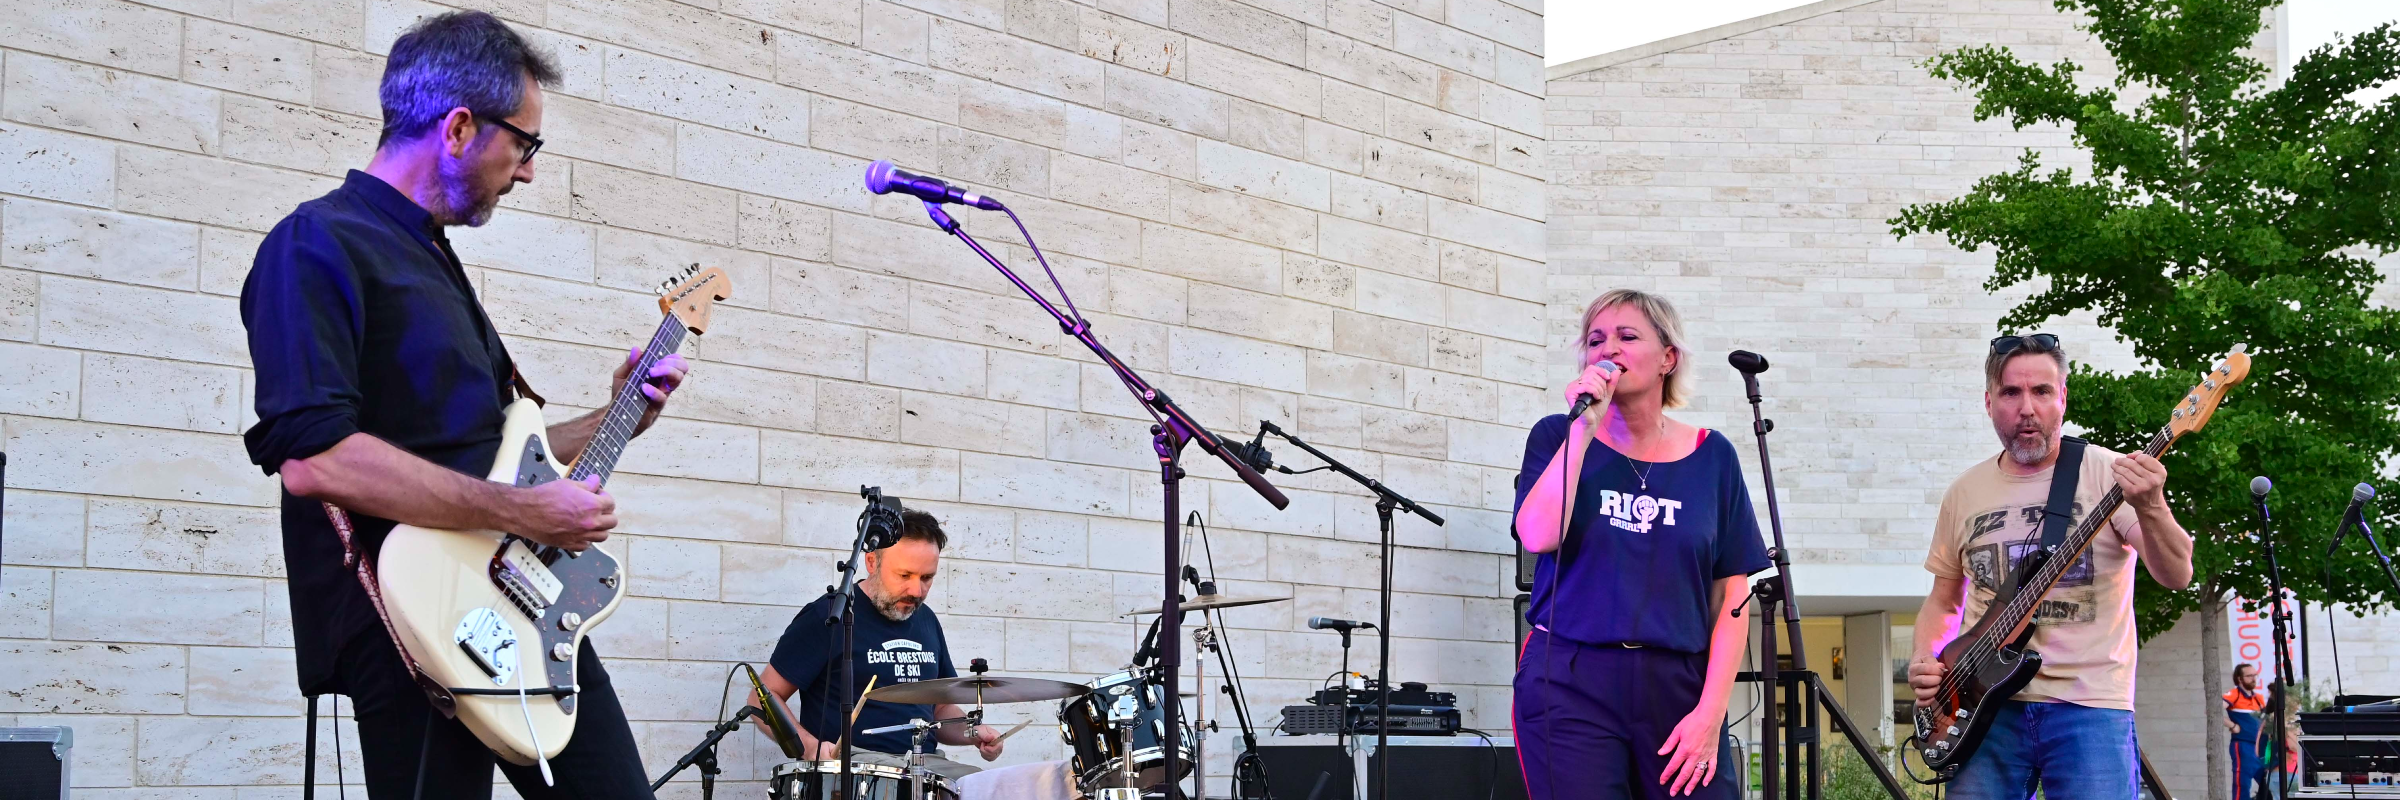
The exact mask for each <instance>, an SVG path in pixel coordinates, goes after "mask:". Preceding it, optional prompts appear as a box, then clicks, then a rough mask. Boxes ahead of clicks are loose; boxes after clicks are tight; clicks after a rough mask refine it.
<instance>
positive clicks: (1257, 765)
mask: <svg viewBox="0 0 2400 800" xmlns="http://www.w3.org/2000/svg"><path fill="white" fill-rule="evenodd" d="M1199 516H1200V515H1199V512H1193V513H1192V517H1191V520H1187V522H1188V521H1193V520H1197V519H1198V518H1199ZM1204 530H1205V529H1204ZM1201 541H1202V542H1203V543H1205V542H1206V541H1207V538H1206V536H1205V534H1204V535H1203V536H1202V539H1201ZM1204 552H1205V551H1204ZM1209 569H1210V570H1211V571H1212V572H1213V571H1214V570H1215V569H1216V567H1215V561H1214V560H1213V559H1212V560H1211V561H1210V567H1209ZM1183 579H1184V581H1186V582H1188V583H1190V584H1191V585H1192V589H1193V591H1195V592H1198V593H1199V595H1200V596H1202V597H1206V596H1209V595H1213V594H1216V593H1217V582H1216V581H1213V580H1212V581H1204V580H1201V579H1200V570H1199V569H1197V568H1195V567H1192V566H1191V565H1188V564H1187V565H1184V568H1183ZM1221 611H1222V610H1221V609H1218V610H1210V611H1203V612H1201V619H1202V620H1203V624H1202V625H1201V626H1200V627H1199V628H1198V629H1196V630H1194V631H1193V632H1192V642H1193V645H1194V652H1197V651H1199V650H1202V649H1205V650H1207V651H1208V652H1211V653H1215V654H1216V655H1217V666H1219V667H1222V668H1224V670H1225V685H1224V686H1223V687H1220V690H1221V691H1223V692H1224V693H1225V697H1226V698H1227V699H1229V700H1232V701H1233V721H1234V724H1235V725H1237V726H1239V727H1240V728H1241V730H1242V752H1241V754H1240V755H1237V756H1234V759H1233V796H1234V797H1235V798H1236V800H1249V795H1248V794H1247V793H1246V792H1244V790H1243V788H1242V787H1243V786H1244V785H1245V784H1247V785H1254V786H1257V787H1258V791H1259V794H1260V796H1262V797H1268V798H1269V800H1272V793H1271V792H1269V791H1268V789H1267V780H1266V774H1265V772H1266V764H1265V762H1262V761H1260V760H1259V757H1258V730H1257V729H1256V728H1253V727H1251V725H1250V693H1249V690H1247V689H1245V688H1243V687H1242V672H1241V669H1240V668H1238V667H1236V666H1234V664H1235V662H1236V661H1237V659H1235V658H1234V657H1233V640H1232V638H1231V637H1230V636H1228V635H1226V629H1225V625H1224V620H1223V619H1222V618H1221V617H1219V616H1218V614H1219V613H1220V612H1221ZM1343 655H1344V657H1345V664H1346V662H1347V656H1348V655H1349V653H1348V651H1346V650H1345V651H1344V653H1343ZM1207 663H1208V662H1207V661H1206V660H1205V659H1203V660H1202V661H1201V666H1203V667H1205V666H1207ZM1344 669H1348V667H1347V666H1345V667H1344ZM1344 685H1345V686H1347V684H1344ZM1193 695H1194V699H1195V700H1196V701H1198V706H1197V707H1199V708H1207V707H1208V704H1209V702H1210V699H1211V698H1210V697H1209V696H1208V681H1207V680H1206V679H1205V678H1204V679H1202V680H1201V682H1200V685H1199V687H1198V688H1197V689H1195V690H1194V691H1193ZM1207 730H1210V731H1213V730H1215V728H1214V727H1213V726H1210V727H1208V728H1207ZM1206 742H1207V737H1206V736H1205V734H1204V735H1203V736H1201V737H1199V741H1197V742H1195V743H1194V747H1195V748H1203V747H1204V745H1205V744H1206ZM1193 755H1194V756H1196V758H1194V759H1193V761H1194V762H1196V763H1197V764H1203V765H1204V764H1206V763H1207V759H1206V757H1205V756H1206V752H1205V749H1195V750H1194V751H1193ZM1193 772H1194V773H1195V774H1201V770H1199V769H1197V768H1195V769H1194V770H1193ZM1198 785H1199V786H1200V787H1201V789H1200V795H1201V797H1202V798H1203V800H1205V798H1207V796H1208V789H1207V786H1208V783H1207V776H1206V775H1205V774H1201V781H1200V782H1199V784H1198Z"/></svg>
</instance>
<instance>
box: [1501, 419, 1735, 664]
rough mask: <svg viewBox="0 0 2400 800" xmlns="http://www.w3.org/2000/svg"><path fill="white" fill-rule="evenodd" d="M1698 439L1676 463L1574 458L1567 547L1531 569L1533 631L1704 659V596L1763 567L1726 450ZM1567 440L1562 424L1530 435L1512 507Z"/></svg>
mask: <svg viewBox="0 0 2400 800" xmlns="http://www.w3.org/2000/svg"><path fill="white" fill-rule="evenodd" d="M1702 435H1703V436H1705V437H1706V438H1705V439H1704V440H1703V441H1702V442H1701V443H1700V448H1699V449H1698V450H1695V451H1693V452H1692V454H1691V455H1688V456H1685V457H1683V458H1682V459H1680V460H1677V461H1660V462H1655V463H1652V462H1639V463H1636V462H1634V461H1633V460H1632V459H1628V458H1626V457H1625V456H1624V455H1622V454H1619V453H1618V452H1617V451H1615V450H1612V449H1610V448H1609V447H1608V446H1607V445H1605V444H1602V443H1600V442H1597V441H1595V442H1593V443H1592V444H1591V447H1590V449H1588V450H1586V451H1584V457H1583V475H1582V478H1581V481H1582V482H1581V483H1579V484H1577V487H1576V490H1575V515H1574V517H1573V518H1572V521H1571V522H1570V523H1569V524H1568V526H1567V538H1566V541H1565V542H1564V543H1562V544H1561V545H1560V547H1559V549H1558V550H1557V551H1555V552H1550V553H1543V554H1542V555H1541V557H1540V559H1539V560H1538V561H1537V562H1536V565H1535V567H1534V578H1533V606H1532V608H1531V609H1530V610H1529V611H1528V612H1527V613H1528V614H1529V615H1530V618H1531V619H1532V620H1533V622H1534V623H1535V624H1538V625H1541V626H1542V627H1543V628H1546V629H1548V630H1549V631H1550V633H1551V634H1552V635H1555V636H1559V637H1562V638H1565V639H1568V640H1570V641H1576V642H1582V643H1584V644H1617V643H1621V642H1632V643H1637V644H1643V645H1648V646H1651V647H1658V648H1663V649H1667V650H1674V651H1678V652H1684V653H1705V652H1708V639H1709V627H1710V626H1709V602H1710V598H1709V589H1710V587H1711V586H1712V585H1714V584H1715V583H1716V582H1717V580H1718V579H1721V578H1729V577H1733V576H1735V575H1748V574H1751V573H1754V572H1758V571H1760V570H1763V569H1766V568H1767V566H1768V562H1767V548H1766V544H1765V543H1764V542H1762V541H1760V539H1759V535H1758V516H1757V514H1755V513H1754V512H1752V511H1751V510H1750V489H1749V487H1748V486H1747V485H1745V484H1744V483H1743V482H1742V464H1741V460H1740V459H1739V458H1737V457H1736V456H1735V455H1734V452H1733V444H1732V443H1730V442H1727V441H1725V437H1724V436H1723V435H1721V434H1718V433H1716V432H1715V431H1705V432H1703V434H1702ZM1566 438H1567V416H1566V415H1565V414H1553V415H1550V416H1549V417H1546V418H1543V420H1542V421H1541V422H1538V423H1535V424H1534V426H1533V433H1532V434H1531V435H1529V436H1527V437H1526V439H1525V466H1524V469H1523V470H1522V471H1520V472H1518V473H1517V504H1516V507H1517V508H1519V509H1522V508H1524V507H1525V494H1526V492H1527V491H1529V490H1531V489H1532V488H1533V482H1534V481H1535V480H1537V479H1539V478H1540V477H1541V475H1542V471H1543V470H1545V469H1548V468H1549V467H1550V458H1551V456H1553V455H1555V454H1557V453H1558V446H1559V444H1560V443H1561V442H1564V441H1566ZM1637 468H1639V469H1640V470H1641V471H1642V474H1646V475H1647V476H1648V478H1649V486H1650V488H1649V489H1648V490H1643V489H1642V488H1641V487H1642V483H1643V481H1642V474H1637ZM1553 480H1555V478H1554V479H1553ZM1509 530H1510V531H1511V532H1514V531H1515V530H1516V528H1515V526H1513V525H1512V526H1510V528H1509Z"/></svg>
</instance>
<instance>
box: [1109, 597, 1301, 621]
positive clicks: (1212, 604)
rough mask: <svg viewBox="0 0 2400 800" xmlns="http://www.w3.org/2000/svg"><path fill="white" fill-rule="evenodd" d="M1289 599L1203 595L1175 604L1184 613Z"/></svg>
mask: <svg viewBox="0 0 2400 800" xmlns="http://www.w3.org/2000/svg"><path fill="white" fill-rule="evenodd" d="M1290 599H1291V598H1289V597H1243V596H1241V595H1232V594H1204V595H1201V596H1199V597H1194V598H1192V599H1190V600H1185V601H1183V602H1182V603H1179V604H1177V605H1176V608H1179V609H1182V610H1184V611H1207V610H1209V609H1215V608H1238V607H1241V606H1255V605H1259V604H1261V603H1281V602H1283V601H1285V600H1290ZM1160 610H1161V609H1160V608H1159V607H1157V606H1151V607H1149V608H1139V609H1134V610H1132V611H1128V612H1126V613H1125V616H1128V617H1130V616H1135V615H1138V614H1156V613H1159V611H1160Z"/></svg>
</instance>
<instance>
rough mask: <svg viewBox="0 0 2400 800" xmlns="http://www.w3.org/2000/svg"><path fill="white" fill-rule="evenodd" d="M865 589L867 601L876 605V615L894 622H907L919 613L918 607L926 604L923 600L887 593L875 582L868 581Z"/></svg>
mask: <svg viewBox="0 0 2400 800" xmlns="http://www.w3.org/2000/svg"><path fill="white" fill-rule="evenodd" d="M863 588H865V589H866V590H867V601H868V602H871V603H874V604H875V613H877V614H882V615H883V618H884V619H888V620H891V621H893V622H907V621H908V618H909V617H911V616H914V615H915V614H916V613H917V607H919V606H922V605H924V604H925V603H924V602H923V601H921V600H915V599H911V598H908V597H902V596H899V595H895V594H890V593H887V592H885V591H884V590H883V588H882V587H880V586H877V585H876V583H875V581H873V580H868V581H866V582H865V583H864V584H863Z"/></svg>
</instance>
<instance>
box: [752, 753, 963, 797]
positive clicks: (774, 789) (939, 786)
mask: <svg viewBox="0 0 2400 800" xmlns="http://www.w3.org/2000/svg"><path fill="white" fill-rule="evenodd" d="M922 779H923V781H924V783H923V784H922V788H921V789H920V794H918V795H917V796H915V797H911V796H910V795H909V790H908V789H909V787H908V769H907V768H905V767H893V766H886V765H883V764H860V763H858V762H855V761H853V762H851V763H850V780H851V781H852V782H853V783H855V784H856V785H857V786H858V791H857V792H855V793H850V794H849V796H847V797H843V796H840V793H837V792H835V791H834V786H835V785H836V784H839V783H841V780H842V762H840V761H786V762H784V763H781V764H777V765H775V781H774V782H773V783H771V784H768V786H767V796H768V797H769V798H772V799H773V800H958V792H957V791H956V790H953V789H951V788H950V782H949V781H946V780H943V779H942V776H940V775H935V774H933V773H931V772H927V773H924V775H923V778H922Z"/></svg>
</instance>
